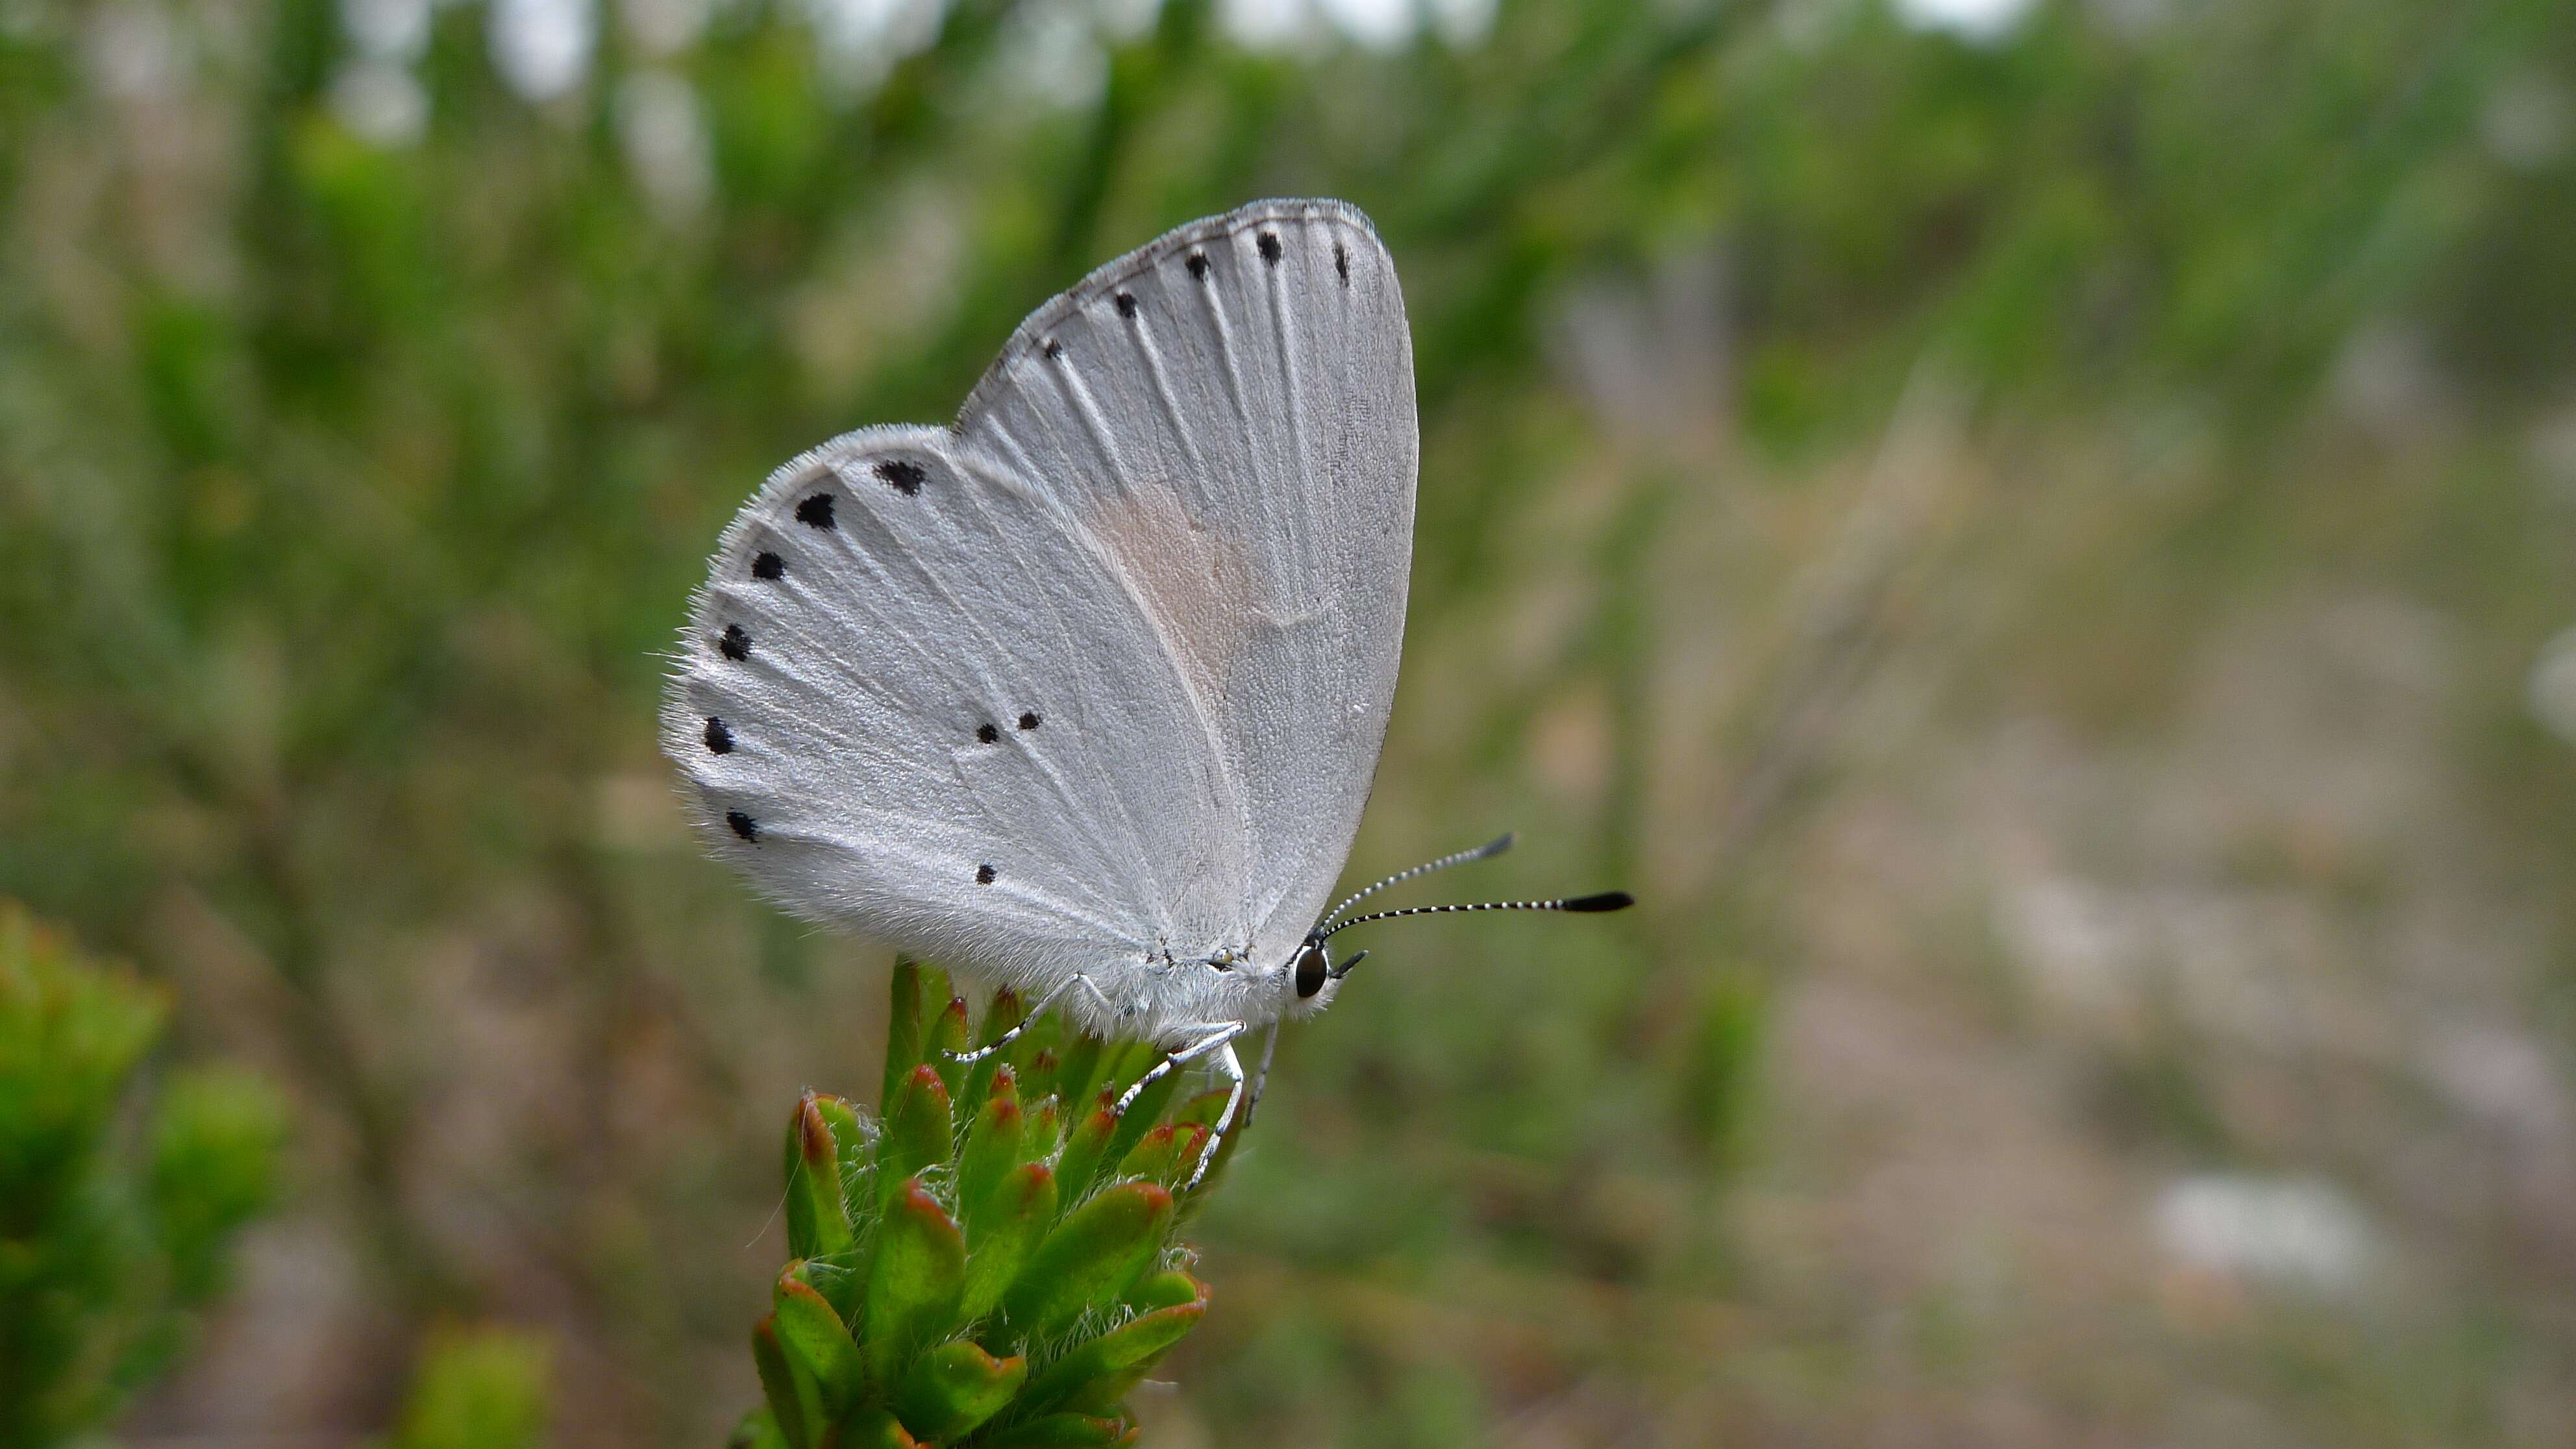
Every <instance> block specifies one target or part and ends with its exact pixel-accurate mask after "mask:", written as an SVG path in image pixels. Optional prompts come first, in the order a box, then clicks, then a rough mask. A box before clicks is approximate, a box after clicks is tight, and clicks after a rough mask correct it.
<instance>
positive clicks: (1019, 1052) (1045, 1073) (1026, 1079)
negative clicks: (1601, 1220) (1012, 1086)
mask: <svg viewBox="0 0 2576 1449" xmlns="http://www.w3.org/2000/svg"><path fill="white" fill-rule="evenodd" d="M1050 1020H1052V1018H1050ZM1036 1035H1037V1032H1035V1031H1032V1032H1031V1033H1029V1035H1028V1036H1024V1037H1021V1038H1020V1045H1019V1047H1018V1049H1016V1050H1014V1051H1013V1052H1012V1053H1011V1068H1012V1070H1014V1071H1016V1072H1018V1073H1019V1074H1020V1091H1021V1093H1022V1094H1023V1095H1025V1096H1027V1097H1028V1098H1029V1099H1030V1100H1031V1101H1035V1100H1037V1099H1038V1098H1040V1097H1051V1096H1054V1095H1055V1093H1056V1091H1057V1085H1056V1083H1057V1079H1058V1078H1059V1077H1060V1076H1062V1075H1063V1068H1062V1065H1061V1060H1062V1059H1061V1058H1060V1057H1059V1056H1058V1055H1057V1053H1056V1049H1055V1047H1054V1046H1053V1045H1052V1044H1050V1043H1045V1042H1040V1043H1037V1044H1036V1045H1031V1038H1033V1037H1035V1036H1036Z"/></svg>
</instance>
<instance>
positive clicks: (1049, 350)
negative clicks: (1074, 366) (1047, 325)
mask: <svg viewBox="0 0 2576 1449" xmlns="http://www.w3.org/2000/svg"><path fill="white" fill-rule="evenodd" d="M1062 356H1064V344H1063V343H1061V342H1058V341H1056V340H1055V339H1054V338H1052V337H1050V338H1048V339H1047V340H1046V359H1047V361H1049V362H1053V361H1055V360H1056V359H1057V358H1060V357H1062Z"/></svg>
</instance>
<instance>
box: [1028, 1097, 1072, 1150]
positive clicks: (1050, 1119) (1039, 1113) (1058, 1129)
mask: <svg viewBox="0 0 2576 1449" xmlns="http://www.w3.org/2000/svg"><path fill="white" fill-rule="evenodd" d="M1021 1140H1022V1142H1024V1143H1025V1144H1026V1145H1027V1148H1028V1154H1029V1157H1030V1158H1031V1160H1035V1159H1037V1158H1041V1157H1053V1156H1054V1155H1055V1151H1056V1146H1057V1144H1058V1143H1060V1142H1062V1141H1063V1140H1064V1101H1063V1099H1062V1098H1060V1097H1053V1096H1047V1097H1040V1098H1038V1104H1037V1105H1036V1106H1034V1107H1031V1108H1030V1109H1029V1125H1028V1128H1027V1130H1026V1132H1024V1133H1023V1134H1022V1137H1021Z"/></svg>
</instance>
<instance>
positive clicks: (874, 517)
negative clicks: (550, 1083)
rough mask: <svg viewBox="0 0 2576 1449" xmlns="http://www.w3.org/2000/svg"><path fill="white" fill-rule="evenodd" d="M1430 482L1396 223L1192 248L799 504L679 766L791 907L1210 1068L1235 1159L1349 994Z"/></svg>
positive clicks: (843, 446)
mask: <svg viewBox="0 0 2576 1449" xmlns="http://www.w3.org/2000/svg"><path fill="white" fill-rule="evenodd" d="M1417 451H1418V442H1417V438H1416V434H1415V425H1414V408H1413V350H1412V344H1411V340H1410V338H1409V336H1408V334H1407V331H1406V327H1405V319H1404V298H1403V294H1402V293H1401V291H1400V290H1399V289H1398V287H1397V284H1396V278H1395V267H1394V263H1393V261H1392V259H1390V258H1389V257H1388V255H1387V252H1386V248H1385V247H1384V246H1383V245H1381V244H1380V243H1379V241H1378V238H1377V233H1376V231H1375V230H1374V229H1373V228H1372V227H1371V226H1370V224H1369V222H1368V219H1367V218H1366V217H1364V216H1362V215H1361V214H1360V213H1359V212H1358V211H1357V210H1355V209H1354V208H1352V207H1350V206H1347V205H1345V204H1343V203H1340V202H1335V201H1263V202H1256V203H1254V204H1252V205H1250V206H1246V207H1244V208H1242V209H1240V210H1238V211H1234V212H1231V213H1229V214H1227V215H1225V216H1221V217H1215V218H1211V219H1208V220H1205V221H1199V222H1194V223H1192V224H1190V225H1188V226H1185V227H1182V228H1180V229H1178V230H1176V231H1173V232H1171V233H1169V234H1168V235H1165V236H1163V237H1161V238H1159V239H1158V240H1156V241H1154V242H1152V243H1150V244H1149V245H1147V246H1145V247H1143V248H1141V249H1139V250H1137V251H1134V252H1131V253H1129V254H1128V255H1126V256H1124V257H1121V258H1119V259H1118V260H1116V261H1114V262H1111V263H1110V264H1108V265H1107V266H1105V267H1102V268H1100V269H1099V270H1098V271H1095V272H1093V273H1092V274H1091V275H1090V276H1089V277H1086V278H1084V279H1083V281H1082V282H1081V283H1080V284H1079V285H1077V286H1075V287H1074V288H1073V289H1072V290H1070V291H1068V292H1066V293H1065V294H1064V295H1062V296H1060V297H1057V298H1056V299H1055V300H1053V301H1051V302H1049V303H1047V304H1046V305H1045V306H1043V307H1041V308H1039V309H1038V310H1037V311H1036V312H1035V313H1033V314H1032V315H1031V316H1030V317H1029V319H1028V320H1027V321H1025V322H1023V323H1021V324H1020V327H1019V330H1018V331H1017V332H1015V333H1013V334H1012V336H1011V340H1010V341H1009V342H1008V343H1007V344H1006V345H1005V346H1004V347H1003V349H1002V354H1001V356H1000V358H999V359H997V360H996V361H995V362H994V364H993V366H992V367H991V368H990V369H989V370H988V371H987V372H986V373H985V375H984V378H983V380H982V381H981V382H979V383H977V384H976V386H975V390H974V391H973V392H972V393H971V394H969V395H968V397H967V399H966V405H965V407H964V409H963V410H962V411H960V412H959V414H958V417H957V421H956V422H955V423H954V424H952V425H950V426H949V427H946V428H932V427H917V426H894V427H874V428H862V429H860V430H858V431H856V432H853V433H847V434H844V435H842V436H841V437H838V438H835V439H833V440H832V441H831V442H829V443H826V444H824V445H823V446H821V447H819V448H816V449H814V450H813V451H811V452H809V453H806V454H804V455H803V456H801V457H799V458H797V459H795V460H794V461H793V462H790V463H789V464H787V465H786V466H785V467H783V468H781V469H779V470H778V471H777V472H776V473H774V474H772V475H771V476H770V479H769V481H768V483H767V484H766V485H764V486H763V487H762V488H761V490H760V492H759V493H758V494H757V495H756V496H755V497H753V498H752V500H751V501H750V502H749V503H748V504H746V505H745V506H744V507H743V509H742V511H741V512H740V513H739V514H737V515H736V516H735V518H734V521H733V523H732V525H731V526H730V527H728V528H727V529H726V530H725V534H724V538H723V540H722V542H721V543H720V544H719V546H718V548H717V551H716V556H715V559H714V562H713V565H712V569H711V572H710V574H709V577H708V580H707V584H706V587H705V588H703V589H702V590H700V591H699V593H698V595H697V597H696V598H695V600H694V601H693V602H692V604H691V606H690V611H689V625H688V630H687V632H686V634H685V635H684V636H683V638H682V641H681V648H680V652H679V666H678V669H677V670H676V672H675V674H674V677H673V678H672V680H671V682H670V686H669V689H668V692H667V694H666V696H665V700H664V709H663V746H664V748H665V749H666V750H667V751H668V752H669V753H670V755H671V757H672V759H673V760H675V761H677V762H678V764H679V766H680V768H681V770H682V772H683V773H684V774H685V775H686V776H687V778H688V781H689V792H688V793H689V795H690V797H691V799H692V801H693V802H694V804H695V807H696V812H697V815H698V818H699V821H700V824H701V826H702V828H703V829H704V830H705V832H706V835H707V838H708V839H709V840H710V841H711V842H712V843H713V845H714V846H715V848H716V849H717V850H718V852H719V853H721V854H722V855H724V856H725V857H726V858H728V859H730V860H732V861H734V862H735V863H736V864H738V865H740V866H741V867H742V869H743V870H744V871H745V872H747V873H748V874H749V875H750V876H751V878H752V880H753V882H754V883H755V884H756V885H758V886H759V888H760V889H761V890H762V891H763V892H765V893H766V894H767V895H769V896H770V897H771V898H772V899H774V900H776V901H777V902H778V903H779V904H780V905H781V906H783V907H784V908H786V909H787V910H789V911H792V912H794V913H795V914H797V915H800V916H804V917H808V918H811V919H815V920H825V921H834V922H839V923H843V924H846V925H849V926H852V927H855V928H856V929H858V930H860V931H862V932H864V933H866V934H868V935H871V936H874V937H877V938H879V939H881V940H884V941H887V942H890V943H892V944H895V945H897V946H900V947H903V948H906V949H908V950H911V951H914V952H917V953H919V954H921V955H923V956H925V957H929V958H932V959H936V960H939V961H942V962H945V963H947V964H949V965H952V966H955V967H958V968H960V969H963V970H965V971H967V972H968V973H970V974H972V975H975V976H977V977H979V978H981V979H983V980H985V981H986V982H987V983H989V984H992V985H1008V986H1010V987H1013V988H1015V989H1016V990H1018V991H1019V992H1020V993H1021V994H1022V995H1023V996H1024V997H1026V998H1029V999H1031V1002H1032V1005H1031V1010H1030V1017H1031V1018H1032V1019H1034V1018H1035V1017H1036V1016H1037V1015H1038V1013H1039V1012H1040V1011H1043V1010H1044V1009H1046V1008H1047V1007H1048V1006H1056V1007H1059V1008H1061V1009H1063V1010H1064V1011H1066V1012H1068V1013H1069V1014H1070V1015H1071V1016H1072V1017H1074V1018H1075V1019H1076V1020H1077V1021H1079V1022H1081V1023H1082V1025H1084V1026H1085V1027H1086V1028H1087V1029H1089V1030H1091V1031H1095V1032H1098V1033H1101V1034H1103V1035H1118V1036H1131V1037H1139V1038H1143V1039H1147V1040H1151V1041H1153V1042H1155V1043H1156V1044H1157V1045H1159V1046H1161V1047H1162V1048H1163V1049H1164V1050H1165V1051H1166V1052H1167V1053H1168V1054H1169V1057H1168V1059H1167V1060H1166V1061H1165V1062H1164V1063H1163V1064H1162V1065H1161V1066H1160V1067H1158V1068H1157V1069H1156V1075H1159V1074H1160V1073H1161V1072H1164V1071H1168V1070H1170V1069H1171V1068H1172V1067H1173V1066H1174V1065H1176V1064H1177V1063H1180V1062H1184V1061H1189V1060H1193V1059H1197V1058H1202V1057H1205V1058H1209V1059H1211V1060H1212V1061H1213V1063H1214V1065H1215V1066H1216V1068H1217V1070H1218V1071H1219V1073H1220V1074H1221V1075H1222V1076H1223V1077H1224V1078H1225V1079H1226V1080H1227V1081H1228V1082H1229V1083H1231V1084H1232V1087H1233V1095H1232V1099H1231V1100H1229V1103H1228V1106H1227V1110H1226V1115H1225V1117H1224V1118H1223V1119H1221V1120H1220V1122H1219V1125H1218V1132H1217V1134H1212V1135H1211V1138H1210V1142H1209V1148H1208V1151H1209V1154H1210V1155H1211V1156H1212V1155H1213V1152H1214V1149H1215V1145H1216V1141H1217V1137H1218V1136H1220V1135H1221V1134H1222V1132H1223V1131H1224V1129H1225V1126H1226V1125H1227V1124H1228V1123H1230V1122H1231V1121H1232V1119H1233V1114H1234V1108H1235V1104H1236V1103H1237V1102H1239V1101H1240V1100H1241V1098H1242V1095H1243V1071H1242V1067H1241V1064H1240V1062H1239V1060H1238V1059H1237V1057H1236V1054H1235V1051H1234V1047H1233V1042H1234V1040H1235V1038H1236V1037H1238V1036H1240V1035H1241V1034H1242V1033H1243V1032H1245V1031H1247V1030H1249V1029H1250V1028H1252V1027H1255V1026H1263V1025H1275V1023H1277V1022H1278V1021H1279V1020H1280V1018H1282V1017H1283V1016H1286V1015H1289V1014H1291V1013H1304V1012H1311V1011H1314V1010H1319V1009H1321V1008H1322V1007H1323V1006H1325V1005H1326V1004H1328V1003H1329V1002H1330V1001H1331V1000H1332V998H1333V995H1334V992H1335V990H1336V989H1337V986H1338V984H1339V981H1340V978H1341V976H1342V974H1343V973H1344V972H1346V971H1348V969H1349V968H1350V966H1351V965H1352V964H1356V960H1357V958H1356V957H1354V958H1352V960H1351V961H1348V962H1344V963H1342V964H1340V965H1339V966H1336V965H1335V964H1334V963H1333V962H1332V961H1331V960H1330V958H1329V956H1328V954H1327V952H1326V950H1325V946H1324V938H1325V937H1326V936H1327V935H1328V934H1330V932H1331V930H1334V929H1339V926H1340V925H1349V924H1354V923H1355V922H1352V921H1343V922H1340V923H1339V925H1335V924H1333V922H1332V917H1334V916H1338V915H1339V914H1340V913H1341V911H1342V910H1346V909H1347V908H1348V905H1349V902H1347V901H1346V902H1344V903H1343V905H1342V906H1341V907H1338V908H1336V910H1335V911H1334V912H1333V913H1332V915H1331V916H1327V915H1326V914H1325V913H1324V909H1323V907H1324V903H1325V900H1326V899H1327V897H1328V896H1329V894H1330V892H1331V889H1332V885H1333V882H1334V881H1335V879H1337V878H1338V877H1339V875H1340V873H1341V869H1342V865H1343V862H1344V860H1345V859H1346V857H1347V856H1348V855H1349V853H1350V846H1351V837H1352V835H1353V833H1354V832H1355V831H1356V830H1357V829H1358V826H1359V817H1360V809H1361V806H1362V805H1363V804H1364V803H1365V802H1366V800H1367V798H1368V791H1369V782H1370V778H1371V776H1372V775H1373V774H1374V772H1375V770H1376V766H1377V758H1378V751H1379V748H1380V746H1381V744H1382V743H1383V741H1384V739H1385V735H1386V725H1387V715H1388V712H1389V710H1390V708H1391V706H1392V704H1393V702H1394V696H1395V678H1396V662H1397V657H1398V655H1399V653H1400V652H1401V649H1402V645H1403V636H1404V605H1405V589H1406V584H1407V573H1408V569H1409V567H1410V562H1411V554H1412V543H1413V492H1414V475H1415V465H1416V455H1417ZM1507 841H1508V837H1506V839H1505V841H1500V842H1496V844H1495V845H1494V846H1491V847H1487V848H1486V849H1485V850H1482V851H1471V852H1467V853H1465V854H1463V855H1461V856H1456V857H1451V858H1450V860H1448V861H1441V862H1434V863H1433V864H1434V866H1437V865H1441V864H1449V863H1453V862H1455V861H1458V860H1465V859H1472V858H1477V857H1479V856H1482V855H1486V854H1491V853H1493V852H1494V851H1495V850H1498V849H1500V848H1501V847H1502V845H1503V844H1505V843H1507ZM1430 868H1433V867H1423V868H1422V869H1430ZM1418 873H1419V871H1418V870H1417V871H1412V872H1407V873H1406V876H1405V877H1399V879H1402V878H1409V877H1410V876H1412V875H1414V874H1418ZM1391 883H1392V882H1382V883H1381V884H1382V885H1383V884H1391ZM1371 889H1372V890H1374V889H1377V887H1371ZM1367 893H1368V892H1366V891H1363V892H1361V895H1365V894H1367ZM1352 899H1353V900H1356V899H1358V897H1357V896H1354V897H1352ZM1626 903H1627V902H1626V898H1625V897H1624V896H1600V897H1587V898H1584V899H1582V900H1577V901H1568V902H1508V903H1497V904H1496V905H1495V906H1490V907H1475V908H1474V909H1496V908H1514V907H1527V908H1543V909H1544V908H1556V909H1565V908H1571V909H1591V910H1605V909H1615V908H1616V907H1617V906H1619V905H1624V904H1626ZM1432 909H1442V908H1432ZM1447 909H1463V908H1457V907H1452V908H1447ZM1359 919H1362V920H1369V919H1379V917H1374V916H1372V917H1362V918H1359ZM1140 1085H1141V1084H1140ZM1122 1105H1123V1104H1122ZM1205 1161H1206V1159H1204V1158H1203V1159H1202V1170H1203V1169H1204V1164H1205Z"/></svg>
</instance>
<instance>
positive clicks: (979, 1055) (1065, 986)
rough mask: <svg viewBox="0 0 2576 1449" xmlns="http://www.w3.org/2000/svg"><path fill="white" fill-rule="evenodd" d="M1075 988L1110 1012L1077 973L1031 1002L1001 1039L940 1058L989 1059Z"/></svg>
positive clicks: (1089, 982) (1097, 991)
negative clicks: (1016, 1022) (1027, 1009)
mask: <svg viewBox="0 0 2576 1449" xmlns="http://www.w3.org/2000/svg"><path fill="white" fill-rule="evenodd" d="M1077 986H1079V987H1081V988H1082V989H1083V990H1085V991H1088V992H1090V993H1091V999H1092V1000H1093V1001H1096V1002H1098V1003H1100V1009H1101V1011H1102V1012H1104V1013H1106V1012H1108V1011H1109V1009H1110V1007H1109V998H1108V997H1106V996H1104V995H1102V994H1101V991H1100V988H1099V987H1098V986H1096V985H1094V984H1093V983H1092V980H1091V978H1090V977H1088V976H1084V975H1080V974H1078V973H1077V974H1075V975H1072V976H1068V977H1066V978H1065V979H1064V980H1062V981H1059V982H1057V983H1056V984H1054V985H1053V986H1050V987H1048V988H1047V989H1046V991H1045V992H1044V993H1043V994H1042V995H1040V996H1039V997H1038V999H1037V1000H1036V1001H1035V1002H1033V1003H1031V1005H1030V1006H1029V1014H1028V1015H1026V1016H1024V1017H1021V1018H1020V1024H1019V1025H1018V1026H1015V1027H1012V1028H1011V1029H1010V1030H1009V1031H1006V1032H1004V1033H1002V1034H1001V1035H1000V1036H997V1037H995V1038H993V1039H992V1040H991V1041H988V1042H986V1043H984V1044H983V1045H982V1046H979V1047H976V1048H975V1049H973V1050H972V1051H962V1052H952V1051H942V1052H941V1053H940V1055H941V1056H944V1057H946V1058H948V1059H949V1060H950V1061H952V1062H980V1061H982V1060H983V1059H984V1058H986V1057H989V1056H991V1055H992V1054H993V1053H995V1052H997V1051H1000V1050H1002V1049H1003V1048H1005V1047H1007V1046H1009V1045H1010V1044H1011V1043H1013V1042H1015V1041H1018V1040H1019V1039H1020V1033H1022V1032H1024V1031H1027V1030H1028V1029H1029V1028H1030V1027H1032V1026H1035V1025H1037V1020H1038V1018H1039V1017H1041V1016H1044V1015H1046V1009H1047V1008H1048V1007H1050V1006H1053V1005H1055V999H1056V998H1057V997H1059V996H1062V995H1064V994H1065V993H1066V992H1068V991H1070V990H1072V989H1073V988H1075V987H1077Z"/></svg>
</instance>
